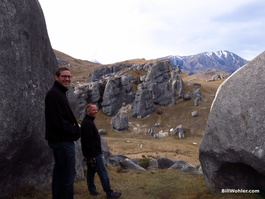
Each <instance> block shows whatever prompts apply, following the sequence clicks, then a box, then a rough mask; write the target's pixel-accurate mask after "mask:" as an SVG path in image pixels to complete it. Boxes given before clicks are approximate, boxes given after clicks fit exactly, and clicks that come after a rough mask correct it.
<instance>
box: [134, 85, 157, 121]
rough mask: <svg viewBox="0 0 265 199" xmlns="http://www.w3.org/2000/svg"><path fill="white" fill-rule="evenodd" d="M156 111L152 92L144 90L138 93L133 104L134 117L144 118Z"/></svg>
mask: <svg viewBox="0 0 265 199" xmlns="http://www.w3.org/2000/svg"><path fill="white" fill-rule="evenodd" d="M155 110H156V106H155V104H154V99H153V95H152V91H150V90H148V89H143V90H139V91H137V93H136V95H135V100H134V102H133V104H132V114H131V116H132V117H135V118H136V117H137V118H143V117H146V116H147V115H149V114H150V113H152V112H154V111H155Z"/></svg>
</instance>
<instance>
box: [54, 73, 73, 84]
mask: <svg viewBox="0 0 265 199" xmlns="http://www.w3.org/2000/svg"><path fill="white" fill-rule="evenodd" d="M55 80H56V81H57V82H59V83H60V84H61V85H62V86H64V87H68V86H69V85H70V83H71V73H70V71H69V70H64V71H62V72H61V74H60V76H59V77H58V76H57V75H55Z"/></svg>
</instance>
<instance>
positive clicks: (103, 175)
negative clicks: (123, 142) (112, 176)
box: [87, 155, 113, 196]
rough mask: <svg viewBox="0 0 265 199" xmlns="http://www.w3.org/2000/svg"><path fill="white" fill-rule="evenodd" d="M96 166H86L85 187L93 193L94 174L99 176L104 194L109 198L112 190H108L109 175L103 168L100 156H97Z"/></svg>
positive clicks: (94, 189) (94, 188)
mask: <svg viewBox="0 0 265 199" xmlns="http://www.w3.org/2000/svg"><path fill="white" fill-rule="evenodd" d="M95 158H96V164H88V165H87V186H88V190H89V191H90V192H95V191H96V190H97V189H96V186H95V184H94V179H95V173H97V174H98V175H99V178H100V182H101V185H102V187H103V190H104V191H105V193H106V194H107V195H108V196H109V195H111V194H112V193H113V190H111V188H110V181H109V174H108V171H107V169H106V167H105V164H104V160H103V158H102V155H97V156H96V157H95Z"/></svg>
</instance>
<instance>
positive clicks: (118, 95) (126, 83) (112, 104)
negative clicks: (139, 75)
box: [101, 75, 135, 116]
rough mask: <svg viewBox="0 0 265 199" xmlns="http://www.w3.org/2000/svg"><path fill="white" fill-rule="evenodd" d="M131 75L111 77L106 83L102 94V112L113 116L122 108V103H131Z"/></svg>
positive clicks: (132, 94) (132, 98)
mask: <svg viewBox="0 0 265 199" xmlns="http://www.w3.org/2000/svg"><path fill="white" fill-rule="evenodd" d="M131 79H132V76H131V75H121V76H118V77H113V78H111V79H109V80H108V81H107V84H106V86H105V89H104V93H103V101H102V103H101V105H102V111H103V113H105V114H106V115H110V116H113V115H115V114H116V113H117V112H118V110H119V109H120V108H121V107H122V102H123V101H126V102H128V103H132V102H133V100H134V95H135V93H133V92H131V90H132V84H131V82H130V81H131Z"/></svg>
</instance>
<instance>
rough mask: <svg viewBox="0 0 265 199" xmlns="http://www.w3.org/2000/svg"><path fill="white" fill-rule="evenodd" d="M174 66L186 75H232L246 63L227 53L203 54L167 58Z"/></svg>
mask: <svg viewBox="0 0 265 199" xmlns="http://www.w3.org/2000/svg"><path fill="white" fill-rule="evenodd" d="M162 59H169V60H170V62H171V64H172V65H174V66H177V65H179V66H180V68H181V69H182V70H183V72H185V73H186V74H188V75H194V74H199V73H205V72H210V71H223V72H227V73H233V72H234V71H236V70H237V69H238V68H240V67H241V66H243V65H245V64H246V63H247V62H248V61H247V60H245V59H243V58H241V57H239V56H238V55H236V54H234V53H232V52H229V51H217V52H205V53H199V54H197V55H190V56H167V57H163V58H162Z"/></svg>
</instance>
